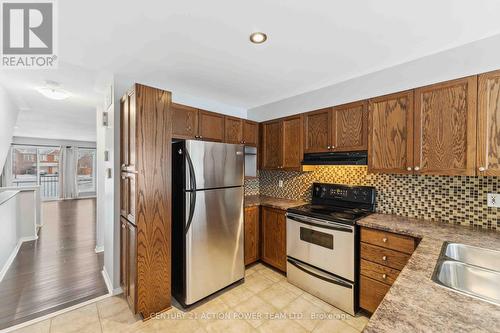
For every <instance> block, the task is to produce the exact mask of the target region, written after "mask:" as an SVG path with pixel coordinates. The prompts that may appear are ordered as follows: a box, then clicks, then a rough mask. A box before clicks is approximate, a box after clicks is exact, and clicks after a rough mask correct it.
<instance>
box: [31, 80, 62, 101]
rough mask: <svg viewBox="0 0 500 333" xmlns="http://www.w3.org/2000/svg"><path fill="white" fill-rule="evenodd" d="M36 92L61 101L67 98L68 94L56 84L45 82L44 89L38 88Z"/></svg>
mask: <svg viewBox="0 0 500 333" xmlns="http://www.w3.org/2000/svg"><path fill="white" fill-rule="evenodd" d="M36 90H37V91H38V92H39V93H40V94H42V95H43V96H45V97H47V98H50V99H55V100H58V101H61V100H63V99H66V98H68V97H69V95H70V93H69V92H67V91H66V90H64V89H61V88H59V87H58V84H57V83H56V82H53V81H47V85H46V86H45V87H38V88H36Z"/></svg>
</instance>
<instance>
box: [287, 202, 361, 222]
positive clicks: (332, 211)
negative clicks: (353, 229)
mask: <svg viewBox="0 0 500 333" xmlns="http://www.w3.org/2000/svg"><path fill="white" fill-rule="evenodd" d="M287 211H288V212H290V213H295V214H299V215H305V216H310V217H315V218H319V219H325V220H328V221H334V222H342V223H347V224H354V223H355V222H356V221H357V220H359V219H360V218H362V217H365V216H367V215H369V214H371V212H370V211H366V210H363V209H357V208H346V207H335V206H328V205H311V204H307V205H303V206H298V207H293V208H289V209H288V210H287Z"/></svg>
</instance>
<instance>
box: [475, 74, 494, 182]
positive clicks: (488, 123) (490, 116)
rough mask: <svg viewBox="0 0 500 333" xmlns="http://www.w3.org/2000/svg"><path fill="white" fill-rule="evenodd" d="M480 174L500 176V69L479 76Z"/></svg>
mask: <svg viewBox="0 0 500 333" xmlns="http://www.w3.org/2000/svg"><path fill="white" fill-rule="evenodd" d="M478 91H479V96H478V98H479V101H478V105H479V110H478V126H477V149H478V151H477V166H478V174H480V175H485V176H500V71H495V72H490V73H486V74H482V75H480V76H479V89H478Z"/></svg>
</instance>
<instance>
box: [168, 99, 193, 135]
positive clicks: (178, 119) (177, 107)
mask: <svg viewBox="0 0 500 333" xmlns="http://www.w3.org/2000/svg"><path fill="white" fill-rule="evenodd" d="M170 109H171V110H172V136H173V137H174V138H176V139H187V140H189V139H195V138H196V137H197V136H198V109H195V108H192V107H190V106H185V105H181V104H175V103H172V105H171V107H170Z"/></svg>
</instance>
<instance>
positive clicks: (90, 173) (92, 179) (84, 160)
mask: <svg viewBox="0 0 500 333" xmlns="http://www.w3.org/2000/svg"><path fill="white" fill-rule="evenodd" d="M95 164H96V150H95V149H85V148H80V149H78V163H77V169H76V177H77V184H78V196H79V197H86V196H94V195H96V170H95Z"/></svg>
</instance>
